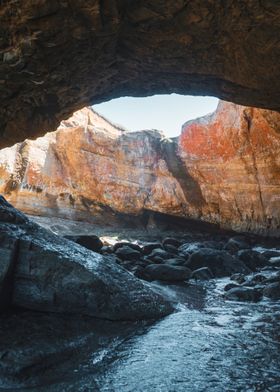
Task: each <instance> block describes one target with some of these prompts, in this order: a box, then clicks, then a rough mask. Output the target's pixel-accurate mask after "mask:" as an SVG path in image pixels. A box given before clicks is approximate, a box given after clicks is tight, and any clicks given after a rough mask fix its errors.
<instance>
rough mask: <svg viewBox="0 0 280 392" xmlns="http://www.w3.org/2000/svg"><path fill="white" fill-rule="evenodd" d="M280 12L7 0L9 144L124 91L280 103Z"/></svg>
mask: <svg viewBox="0 0 280 392" xmlns="http://www.w3.org/2000/svg"><path fill="white" fill-rule="evenodd" d="M17 10H21V12H20V13H18V12H17ZM279 15H280V10H279V4H278V2H277V1H266V2H265V3H263V2H254V1H251V2H246V3H244V2H242V1H241V2H239V1H238V2H230V3H229V4H227V5H226V6H225V4H224V3H223V2H222V3H212V2H209V1H206V0H199V1H195V2H190V3H187V4H186V3H185V2H182V1H179V2H177V1H173V0H166V1H164V2H162V1H160V0H155V1H152V2H147V1H145V0H140V1H136V2H135V1H123V2H120V1H114V2H113V3H112V2H111V1H105V2H101V3H100V4H99V3H97V2H96V0H88V1H87V2H84V1H81V0H77V1H75V2H72V3H71V7H68V6H67V4H66V3H65V2H60V1H55V0H40V6H38V7H34V3H33V1H30V0H18V1H17V2H16V3H15V2H13V1H8V2H5V4H3V7H1V26H2V29H3V31H4V32H5V34H2V41H1V53H2V54H3V55H2V57H3V58H2V59H1V60H2V61H1V65H0V80H1V89H0V100H1V103H2V105H1V107H0V129H1V147H4V146H7V145H11V144H13V143H15V142H19V141H22V140H24V139H26V138H34V137H36V136H39V135H42V134H43V133H44V132H46V131H51V130H55V129H56V127H57V125H58V122H59V121H61V120H63V119H65V118H67V117H68V116H69V115H70V114H71V113H72V112H73V111H75V110H77V109H80V108H82V107H83V106H85V105H89V104H94V103H99V102H102V101H107V100H110V99H112V98H117V97H119V96H122V95H126V96H129V95H130V96H147V95H153V94H156V93H172V92H176V93H180V94H202V95H214V96H219V97H220V98H222V99H225V100H227V101H235V102H236V103H239V104H243V105H249V106H259V107H264V108H269V109H274V110H279V109H280V98H279V97H280V96H279V91H280V78H279V69H278V67H277V66H275V64H277V63H278V37H279V23H278V21H279ZM272 16H273V17H272ZM225 31H226V32H228V34H225ZM214 41H215V43H217V44H215V45H213V42H214ZM89 43H92V46H91V48H90V50H89ZM233 53H234V55H233ZM225 59H226V60H225ZM77 70H78V71H77ZM268 70H269V73H268ZM163 81H164V82H163ZM237 183H238V182H237ZM213 204H215V203H214V201H213Z"/></svg>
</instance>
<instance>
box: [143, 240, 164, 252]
mask: <svg viewBox="0 0 280 392" xmlns="http://www.w3.org/2000/svg"><path fill="white" fill-rule="evenodd" d="M154 249H163V247H162V245H161V243H160V242H150V243H149V244H146V245H144V246H143V247H142V252H143V254H144V255H149V254H150V253H151V252H152V251H153V250H154Z"/></svg>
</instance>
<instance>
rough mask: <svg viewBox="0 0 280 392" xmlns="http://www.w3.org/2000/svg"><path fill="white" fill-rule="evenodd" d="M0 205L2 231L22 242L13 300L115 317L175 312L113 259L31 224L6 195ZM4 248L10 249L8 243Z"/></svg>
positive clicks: (16, 262) (16, 261) (15, 265)
mask: <svg viewBox="0 0 280 392" xmlns="http://www.w3.org/2000/svg"><path fill="white" fill-rule="evenodd" d="M0 205H1V207H0V215H1V217H2V221H1V225H0V231H1V233H4V234H5V237H6V238H7V241H8V240H9V241H10V243H12V244H15V243H17V241H18V243H19V244H18V249H17V252H16V253H15V254H14V256H15V258H14V259H13V260H12V263H13V269H14V270H13V275H12V282H11V285H12V295H11V298H10V304H12V305H16V306H18V307H22V308H26V309H33V310H39V311H50V312H61V313H64V312H66V313H78V314H85V315H90V316H94V317H97V318H104V319H111V320H122V319H124V320H138V319H146V318H147V319H149V318H157V317H161V316H163V315H165V314H168V313H169V312H171V310H172V309H171V306H170V305H169V304H168V303H167V302H166V301H165V300H164V299H163V298H162V297H160V296H159V295H158V294H156V293H154V292H153V291H152V290H151V289H150V288H149V287H148V286H147V284H144V283H143V282H141V281H140V280H138V279H136V278H134V277H133V275H131V274H129V273H128V272H126V271H125V270H124V269H123V268H121V267H119V266H118V264H116V263H115V262H114V261H112V260H111V259H110V258H106V257H104V256H101V255H99V254H97V253H94V252H92V251H90V250H88V249H86V248H84V247H81V246H80V245H78V244H75V243H74V242H71V241H68V240H67V239H64V238H60V237H58V236H56V235H53V234H51V233H50V232H48V231H47V230H45V229H43V228H42V227H39V226H38V225H36V224H34V223H31V222H30V221H28V220H27V219H26V218H25V217H24V215H23V214H21V213H20V212H18V211H17V210H15V209H13V207H12V206H10V205H9V204H8V203H7V202H6V201H5V200H4V199H3V198H1V199H0ZM5 210H6V213H5ZM5 220H6V221H5ZM7 221H8V222H7ZM17 222H20V223H17ZM0 249H1V252H2V253H4V252H5V249H6V248H5V242H2V243H1V245H0ZM9 257H10V253H9V252H8V258H9ZM9 260H10V259H9ZM1 264H2V265H3V268H2V265H1V268H2V270H3V271H4V269H5V270H7V269H8V268H7V267H6V264H7V263H6V262H5V258H2V259H1ZM8 267H9V266H8ZM6 275H7V274H6ZM4 278H5V276H4ZM10 279H11V277H10ZM4 281H5V280H4ZM3 287H4V286H3V284H1V288H3ZM8 290H10V287H9V288H8ZM5 293H6V291H5ZM5 293H4V294H5ZM8 293H10V291H8ZM1 294H2V293H1ZM5 305H6V306H7V302H6V303H5Z"/></svg>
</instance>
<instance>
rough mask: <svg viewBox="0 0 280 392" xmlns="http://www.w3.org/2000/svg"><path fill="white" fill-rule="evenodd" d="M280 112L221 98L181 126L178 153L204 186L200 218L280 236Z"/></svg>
mask: <svg viewBox="0 0 280 392" xmlns="http://www.w3.org/2000/svg"><path fill="white" fill-rule="evenodd" d="M279 153H280V114H279V113H278V112H272V111H269V110H262V109H256V108H249V107H244V106H238V105H234V104H231V103H226V102H220V104H219V106H218V108H217V110H216V112H215V113H213V114H212V115H209V116H205V117H203V118H200V119H197V120H194V121H190V122H188V123H186V124H185V125H184V126H183V128H182V134H181V136H180V140H179V154H180V156H181V157H182V159H183V161H184V163H185V165H186V167H187V170H188V173H189V174H190V175H191V176H192V177H193V178H194V180H195V181H196V182H197V184H199V187H200V190H201V203H200V204H201V208H200V213H201V218H202V219H204V220H207V221H210V222H217V223H221V224H222V225H223V226H224V227H228V228H233V229H236V230H239V231H240V230H244V231H253V232H257V233H263V234H275V235H279V234H280V154H279Z"/></svg>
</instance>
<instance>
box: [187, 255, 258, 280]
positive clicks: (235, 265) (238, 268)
mask: <svg viewBox="0 0 280 392" xmlns="http://www.w3.org/2000/svg"><path fill="white" fill-rule="evenodd" d="M186 266H187V267H188V268H190V269H191V270H193V271H194V270H196V269H199V268H203V267H208V268H210V270H211V271H212V273H213V275H214V276H215V277H223V276H230V275H232V274H234V273H236V272H241V273H244V274H248V273H250V272H251V270H250V269H249V268H248V267H247V266H246V265H245V264H244V263H243V261H241V260H239V259H238V258H236V257H234V256H232V255H231V254H229V253H228V252H226V251H225V250H216V249H210V248H201V249H199V250H197V251H196V252H194V253H192V254H191V255H190V258H189V259H188V261H187V262H186Z"/></svg>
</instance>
